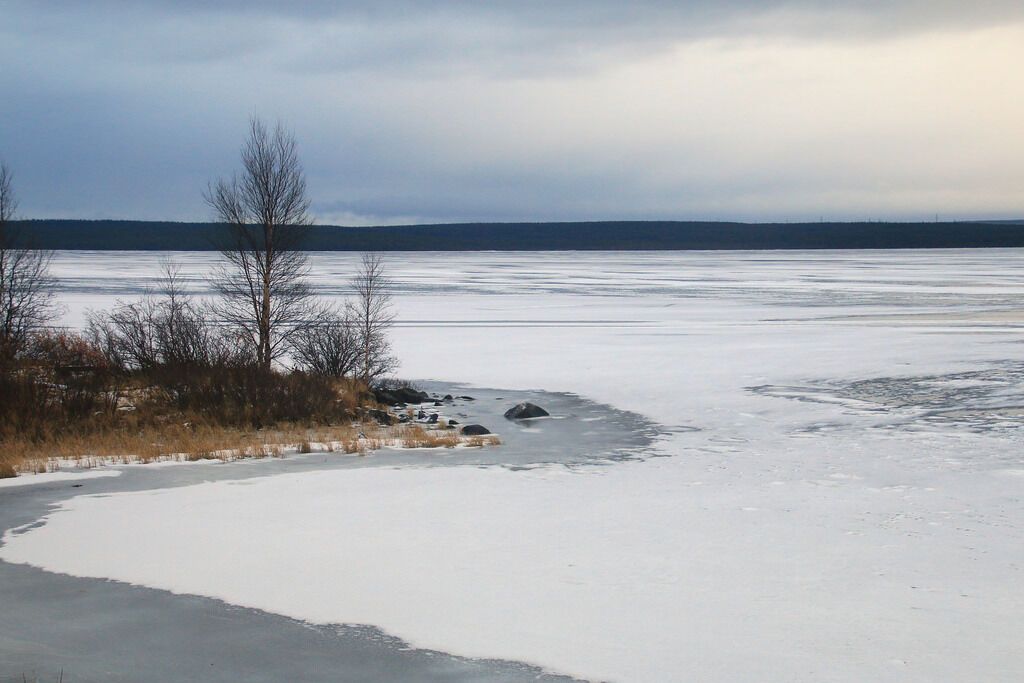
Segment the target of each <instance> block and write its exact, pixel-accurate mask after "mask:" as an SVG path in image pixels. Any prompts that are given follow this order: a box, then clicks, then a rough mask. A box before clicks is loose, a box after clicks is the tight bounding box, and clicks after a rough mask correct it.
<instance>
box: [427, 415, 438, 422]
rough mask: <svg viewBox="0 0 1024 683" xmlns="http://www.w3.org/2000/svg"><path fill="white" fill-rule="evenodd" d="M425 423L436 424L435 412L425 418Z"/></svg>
mask: <svg viewBox="0 0 1024 683" xmlns="http://www.w3.org/2000/svg"><path fill="white" fill-rule="evenodd" d="M427 424H429V425H433V424H437V413H434V414H432V415H431V416H430V417H428V418H427Z"/></svg>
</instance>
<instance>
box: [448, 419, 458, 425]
mask: <svg viewBox="0 0 1024 683" xmlns="http://www.w3.org/2000/svg"><path fill="white" fill-rule="evenodd" d="M448 424H450V425H457V424H459V421H458V420H451V419H449V420H448Z"/></svg>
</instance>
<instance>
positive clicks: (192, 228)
mask: <svg viewBox="0 0 1024 683" xmlns="http://www.w3.org/2000/svg"><path fill="white" fill-rule="evenodd" d="M11 225H12V227H14V228H15V229H16V230H18V231H19V232H20V234H21V235H22V236H23V237H24V238H25V239H26V240H27V241H28V242H30V243H31V244H32V245H33V246H36V247H39V248H43V249H54V250H69V251H85V250H103V251H215V250H217V248H218V244H219V243H220V241H221V236H222V235H223V231H224V229H225V228H224V226H222V225H218V224H214V223H174V222H166V221H111V220H100V221H87V220H28V221H17V222H13V223H12V224H11ZM305 244H306V249H307V250H308V251H576V250H579V251H657V250H662V251H674V250H677V251H725V250H813V249H971V248H1000V247H1002V248H1006V247H1024V221H988V222H985V221H974V222H917V223H897V222H887V223H882V222H877V223H876V222H852V223H733V222H697V221H595V222H551V223H445V224H429V225H393V226H381V227H342V226H334V225H317V226H313V227H312V228H311V229H310V233H309V236H308V238H307V240H306V243H305Z"/></svg>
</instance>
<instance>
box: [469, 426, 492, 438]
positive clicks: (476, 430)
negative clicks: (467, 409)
mask: <svg viewBox="0 0 1024 683" xmlns="http://www.w3.org/2000/svg"><path fill="white" fill-rule="evenodd" d="M462 433H463V434H465V435H466V436H483V435H484V434H490V433H491V430H490V429H488V428H487V427H484V426H483V425H466V426H465V427H463V428H462Z"/></svg>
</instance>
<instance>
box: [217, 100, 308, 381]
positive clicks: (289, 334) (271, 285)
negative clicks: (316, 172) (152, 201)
mask: <svg viewBox="0 0 1024 683" xmlns="http://www.w3.org/2000/svg"><path fill="white" fill-rule="evenodd" d="M205 197H206V201H207V203H208V204H209V205H210V206H211V207H212V208H213V209H214V211H215V212H216V214H217V217H218V219H219V220H220V222H222V223H224V224H226V225H227V226H228V227H229V230H230V236H229V238H228V240H227V242H226V243H225V244H224V245H223V247H222V249H221V254H222V256H223V257H224V264H223V265H222V266H221V267H220V268H219V270H218V271H217V272H216V274H215V279H214V285H215V287H216V289H217V291H218V293H219V294H220V303H219V304H218V306H217V309H216V310H217V312H218V314H219V315H220V317H221V318H222V319H223V320H224V321H225V322H226V323H227V324H229V325H231V326H232V327H234V328H235V329H236V330H237V332H238V333H239V335H238V336H239V338H240V339H241V340H243V343H245V344H247V345H248V346H249V349H250V352H251V355H252V357H253V360H254V362H255V363H257V364H258V365H259V366H260V367H262V368H264V369H266V370H269V369H270V368H271V366H272V364H273V362H274V361H275V360H276V359H277V358H279V357H280V356H281V354H283V353H284V352H285V351H286V350H287V348H288V345H289V343H290V342H291V340H292V338H293V337H294V336H295V335H297V334H301V333H302V331H303V330H305V329H307V328H308V327H309V326H310V325H313V324H315V323H316V321H317V320H318V319H319V317H320V316H321V314H322V307H321V306H319V305H318V304H317V302H316V300H315V298H314V296H313V292H312V290H311V289H310V287H309V285H308V284H307V283H306V279H305V278H306V275H307V273H308V270H309V266H308V259H307V257H306V255H305V254H304V253H303V252H302V251H300V250H299V248H300V246H301V242H302V239H303V238H304V237H305V234H306V232H307V229H308V226H309V225H310V223H311V222H312V221H311V219H310V216H309V214H308V210H309V199H308V198H307V196H306V180H305V175H304V173H303V170H302V165H301V163H300V162H299V157H298V152H297V145H296V142H295V138H294V136H293V135H292V134H291V133H289V132H287V131H286V130H285V129H284V128H283V127H282V126H281V124H278V125H277V126H276V127H275V128H274V130H273V132H271V131H268V129H267V127H266V126H265V125H264V124H263V123H262V122H261V121H260V120H258V119H253V120H252V121H251V122H250V126H249V139H248V140H247V141H246V143H245V145H244V146H243V147H242V173H241V175H236V176H234V177H232V179H231V180H230V181H225V180H219V181H217V182H216V183H215V184H212V185H211V186H210V187H209V189H208V190H207V192H206V195H205Z"/></svg>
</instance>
